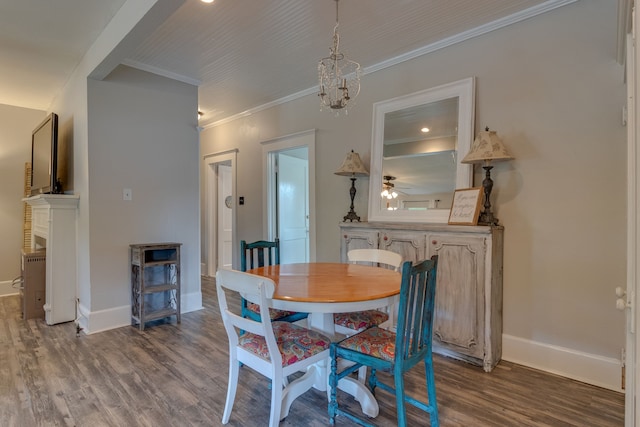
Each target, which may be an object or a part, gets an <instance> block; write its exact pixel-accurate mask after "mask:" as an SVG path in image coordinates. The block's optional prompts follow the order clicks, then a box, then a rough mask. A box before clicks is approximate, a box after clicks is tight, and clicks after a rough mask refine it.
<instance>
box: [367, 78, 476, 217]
mask: <svg viewBox="0 0 640 427" xmlns="http://www.w3.org/2000/svg"><path fill="white" fill-rule="evenodd" d="M474 105H475V80H474V78H473V77H471V78H468V79H464V80H460V81H457V82H453V83H448V84H444V85H442V86H438V87H434V88H431V89H427V90H423V91H420V92H416V93H412V94H409V95H405V96H401V97H397V98H393V99H390V100H386V101H380V102H377V103H375V104H374V105H373V132H372V139H371V167H370V178H369V221H398V222H435V223H439V222H440V223H446V222H448V219H449V210H450V208H451V201H452V198H453V193H454V191H455V189H456V188H467V187H471V185H472V180H473V166H472V165H467V164H462V163H460V160H462V159H463V158H464V156H465V155H466V153H467V151H468V150H469V147H470V146H471V142H472V141H473V129H474V110H475V108H474Z"/></svg>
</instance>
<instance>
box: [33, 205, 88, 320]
mask: <svg viewBox="0 0 640 427" xmlns="http://www.w3.org/2000/svg"><path fill="white" fill-rule="evenodd" d="M23 201H25V202H26V203H28V204H29V205H30V206H31V249H32V250H35V249H40V248H43V247H44V248H46V253H47V255H46V291H45V292H46V295H45V300H46V303H45V305H44V311H45V321H46V322H47V324H48V325H53V324H56V323H63V322H69V321H72V320H74V319H75V318H76V283H77V274H76V220H77V211H78V201H79V196H77V195H70V194H40V195H37V196H33V197H28V198H26V199H23Z"/></svg>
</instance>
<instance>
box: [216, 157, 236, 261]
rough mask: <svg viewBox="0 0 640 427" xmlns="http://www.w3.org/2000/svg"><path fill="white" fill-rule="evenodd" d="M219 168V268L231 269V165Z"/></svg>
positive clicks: (221, 165) (223, 165) (219, 165)
mask: <svg viewBox="0 0 640 427" xmlns="http://www.w3.org/2000/svg"><path fill="white" fill-rule="evenodd" d="M217 168H218V203H217V205H218V208H217V211H218V215H217V217H218V221H217V223H218V224H217V233H216V234H217V236H218V251H217V252H218V268H231V263H232V258H233V244H232V227H233V216H232V215H231V214H232V210H231V209H232V207H233V203H232V201H233V198H232V194H231V165H226V164H222V163H219V164H218V165H217Z"/></svg>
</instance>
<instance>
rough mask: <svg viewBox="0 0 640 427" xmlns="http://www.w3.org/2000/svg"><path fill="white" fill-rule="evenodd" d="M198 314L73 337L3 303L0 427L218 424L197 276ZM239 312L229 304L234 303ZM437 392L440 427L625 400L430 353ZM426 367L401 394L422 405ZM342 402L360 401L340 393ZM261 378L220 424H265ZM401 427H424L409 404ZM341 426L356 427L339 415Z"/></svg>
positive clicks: (311, 403) (215, 346) (613, 418)
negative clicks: (406, 423) (411, 395)
mask: <svg viewBox="0 0 640 427" xmlns="http://www.w3.org/2000/svg"><path fill="white" fill-rule="evenodd" d="M202 290H203V300H204V301H203V302H204V306H205V309H204V310H200V311H197V312H193V313H186V314H184V315H183V316H182V323H181V324H180V325H176V324H175V317H173V318H172V319H171V320H170V321H159V322H157V324H155V325H153V326H150V327H148V328H146V329H145V331H143V332H140V331H139V330H138V329H137V328H135V327H124V328H119V329H115V330H111V331H106V332H102V333H98V334H93V335H84V334H83V335H81V336H80V337H76V334H75V327H74V324H73V323H72V322H71V323H65V324H60V325H54V326H47V325H46V324H45V323H44V321H43V320H28V321H23V320H21V318H20V316H21V314H20V308H19V298H18V297H17V296H9V297H4V298H0V426H3V427H13V426H15V427H32V426H34V427H36V426H37V427H39V426H89V427H101V426H126V427H133V426H153V427H161V426H218V425H220V424H221V423H220V419H221V416H222V410H223V406H224V401H225V397H226V387H227V372H228V371H227V369H228V367H227V365H228V352H227V337H226V334H225V331H224V329H223V327H222V322H221V319H220V315H219V311H218V303H217V299H216V296H215V286H214V285H213V282H212V281H211V280H210V279H206V278H205V279H203V282H202ZM236 304H237V300H236ZM434 359H435V361H434V362H435V371H436V373H435V375H436V389H437V395H438V407H439V411H440V420H441V425H442V426H443V427H469V426H473V427H496V426H518V427H519V426H554V427H555V426H579V427H586V426H593V427H607V426H623V425H624V395H623V394H621V393H616V392H612V391H609V390H605V389H601V388H598V387H594V386H590V385H587V384H583V383H580V382H576V381H572V380H569V379H566V378H562V377H559V376H555V375H551V374H548V373H545V372H541V371H537V370H534V369H529V368H526V367H523V366H519V365H515V364H513V363H508V362H504V361H503V362H500V363H499V364H498V366H497V367H496V369H495V370H494V371H493V372H492V373H489V374H487V373H485V372H483V371H482V369H481V368H479V367H476V366H472V365H469V364H466V363H464V362H459V361H456V360H452V359H448V358H445V357H441V356H438V355H435V356H434ZM423 381H424V371H423V370H422V369H414V371H413V372H412V373H411V374H410V375H409V376H408V378H407V388H408V389H410V390H411V391H412V392H413V393H414V394H417V395H419V396H422V397H423V398H425V399H426V397H425V396H426V392H425V386H424V382H423ZM377 398H378V401H379V403H380V415H379V416H378V417H377V418H376V420H375V422H376V424H377V425H379V426H395V425H396V413H395V402H394V398H393V396H390V395H388V394H387V393H385V392H383V391H379V392H378V393H377ZM339 399H340V403H341V405H345V406H347V407H350V408H351V409H353V410H358V405H357V403H356V402H355V401H354V400H353V399H351V398H349V397H348V396H346V395H343V394H341V393H340V394H339ZM269 405H270V391H269V389H268V382H267V381H266V380H265V379H264V378H263V377H262V376H260V375H258V374H256V373H254V372H253V371H251V370H250V369H249V368H246V367H245V368H243V369H241V371H240V383H239V385H238V394H237V397H236V403H235V407H234V410H233V412H232V414H231V421H230V422H229V424H228V425H229V426H242V427H251V426H264V425H266V421H265V420H267V419H268V414H269ZM408 412H409V425H410V426H418V425H428V421H427V418H426V416H425V415H424V414H423V413H421V412H420V411H418V410H416V409H415V408H412V407H409V408H408ZM328 424H329V422H328V417H327V402H326V395H325V393H321V392H318V391H316V390H311V391H309V392H307V393H305V394H304V395H303V396H301V397H300V398H299V399H298V400H296V402H295V403H294V404H293V406H292V407H291V412H290V414H289V416H288V417H287V418H286V419H285V420H284V421H283V422H282V423H281V424H280V425H281V426H311V427H314V426H326V425H328ZM336 424H337V425H338V426H353V425H355V424H353V423H351V422H350V421H348V420H346V419H344V418H338V420H337V423H336Z"/></svg>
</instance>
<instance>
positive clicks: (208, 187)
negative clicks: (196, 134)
mask: <svg viewBox="0 0 640 427" xmlns="http://www.w3.org/2000/svg"><path fill="white" fill-rule="evenodd" d="M237 157H238V149H237V148H234V149H232V150H227V151H221V152H218V153H211V154H205V155H204V156H203V159H204V163H205V165H206V168H205V185H204V187H205V191H204V193H205V194H204V196H205V206H206V209H205V210H206V212H205V221H204V227H205V236H206V237H205V239H204V240H205V248H204V249H205V252H206V254H207V257H206V259H207V275H208V276H211V277H213V276H215V275H216V270H217V268H218V228H217V227H218V173H217V169H216V165H217V164H219V163H227V164H228V163H229V162H231V200H232V205H231V210H232V212H231V224H232V225H231V247H232V257H231V259H232V265H233V266H234V268H237V267H238V259H237V256H236V252H237V251H236V249H237V248H236V241H237V240H238V235H237V234H238V232H237V227H236V224H237V223H238V221H237V220H238V210H237V203H236V194H237V192H236V182H237V168H236V163H237Z"/></svg>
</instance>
